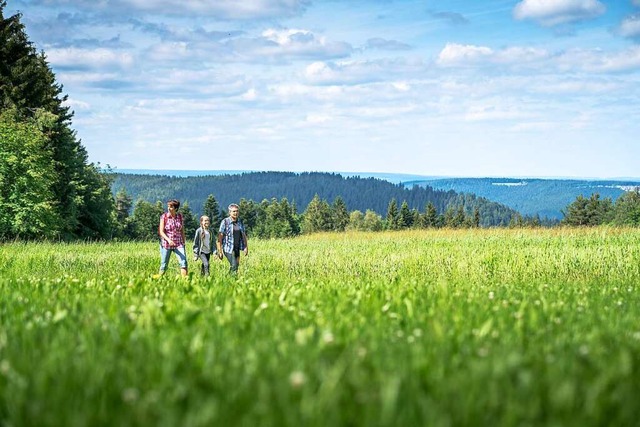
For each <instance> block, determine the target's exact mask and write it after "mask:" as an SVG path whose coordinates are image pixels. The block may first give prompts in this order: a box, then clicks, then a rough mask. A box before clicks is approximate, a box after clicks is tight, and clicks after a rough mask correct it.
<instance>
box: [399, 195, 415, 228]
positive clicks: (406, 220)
mask: <svg viewBox="0 0 640 427" xmlns="http://www.w3.org/2000/svg"><path fill="white" fill-rule="evenodd" d="M412 225H413V214H412V213H411V209H409V203H407V201H406V200H403V201H402V205H400V213H399V215H398V228H410V227H411V226H412Z"/></svg>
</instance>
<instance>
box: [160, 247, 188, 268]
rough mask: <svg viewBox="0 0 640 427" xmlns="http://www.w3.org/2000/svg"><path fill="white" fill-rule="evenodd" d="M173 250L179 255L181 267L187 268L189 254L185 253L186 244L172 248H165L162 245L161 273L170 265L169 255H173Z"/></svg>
mask: <svg viewBox="0 0 640 427" xmlns="http://www.w3.org/2000/svg"><path fill="white" fill-rule="evenodd" d="M171 252H173V253H175V254H176V256H177V257H178V262H179V263H180V268H184V269H185V270H186V269H187V254H186V253H185V250H184V246H180V247H179V248H170V249H165V248H163V247H162V246H160V274H163V273H164V272H165V270H166V269H167V266H168V265H169V257H171Z"/></svg>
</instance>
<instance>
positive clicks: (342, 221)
mask: <svg viewBox="0 0 640 427" xmlns="http://www.w3.org/2000/svg"><path fill="white" fill-rule="evenodd" d="M331 211H332V216H333V221H332V222H333V230H334V231H344V230H345V229H346V228H347V224H349V212H348V211H347V205H346V204H345V202H344V199H343V198H342V197H340V196H337V197H336V198H335V199H333V205H332V206H331Z"/></svg>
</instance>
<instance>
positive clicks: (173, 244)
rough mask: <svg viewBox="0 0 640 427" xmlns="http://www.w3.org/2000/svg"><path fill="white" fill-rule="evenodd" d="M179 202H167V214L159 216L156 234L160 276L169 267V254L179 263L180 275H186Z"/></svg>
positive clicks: (185, 256)
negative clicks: (157, 235) (158, 238)
mask: <svg viewBox="0 0 640 427" xmlns="http://www.w3.org/2000/svg"><path fill="white" fill-rule="evenodd" d="M179 208H180V202H179V201H177V200H175V199H172V200H169V201H168V202H167V212H165V213H163V214H162V215H161V216H160V225H159V226H158V234H159V235H160V274H161V275H162V274H164V272H165V270H166V269H167V265H169V258H170V257H171V252H174V253H175V254H176V256H177V257H178V261H179V262H180V274H181V275H182V276H186V275H187V254H186V252H185V248H184V245H185V241H186V239H185V235H184V222H183V220H182V214H180V213H178V209H179Z"/></svg>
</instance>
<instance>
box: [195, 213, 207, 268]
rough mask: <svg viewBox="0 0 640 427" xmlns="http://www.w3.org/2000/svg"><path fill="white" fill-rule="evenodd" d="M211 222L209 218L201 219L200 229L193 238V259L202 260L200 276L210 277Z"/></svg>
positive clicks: (202, 217)
mask: <svg viewBox="0 0 640 427" xmlns="http://www.w3.org/2000/svg"><path fill="white" fill-rule="evenodd" d="M210 225H211V220H210V219H209V217H208V216H206V215H203V216H201V217H200V227H199V228H198V229H197V230H196V235H195V236H194V238H193V259H194V261H197V260H198V259H200V261H202V265H201V267H200V275H202V276H209V259H210V257H211V232H210V231H209V226H210Z"/></svg>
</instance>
